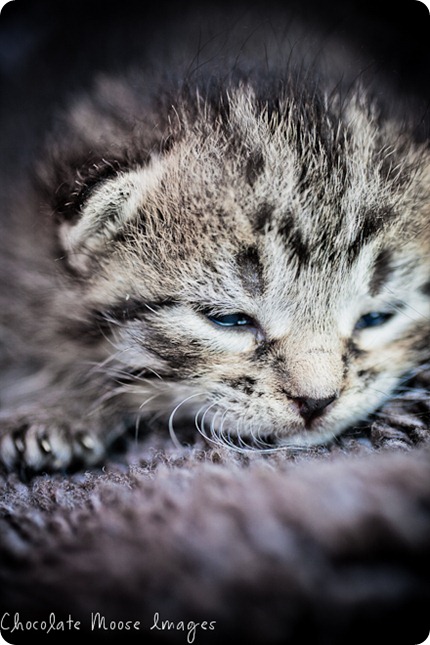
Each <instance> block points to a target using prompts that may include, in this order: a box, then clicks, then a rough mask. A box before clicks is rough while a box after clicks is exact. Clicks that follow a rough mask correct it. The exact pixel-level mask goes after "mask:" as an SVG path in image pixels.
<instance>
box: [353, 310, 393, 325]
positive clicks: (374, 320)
mask: <svg viewBox="0 0 430 645" xmlns="http://www.w3.org/2000/svg"><path fill="white" fill-rule="evenodd" d="M393 315H394V314H393V312H386V311H371V312H370V313H368V314H365V315H364V316H361V318H360V319H359V321H358V322H357V324H356V325H355V328H354V329H367V328H368V327H379V326H380V325H383V324H384V323H386V322H387V321H388V320H390V318H392V317H393Z"/></svg>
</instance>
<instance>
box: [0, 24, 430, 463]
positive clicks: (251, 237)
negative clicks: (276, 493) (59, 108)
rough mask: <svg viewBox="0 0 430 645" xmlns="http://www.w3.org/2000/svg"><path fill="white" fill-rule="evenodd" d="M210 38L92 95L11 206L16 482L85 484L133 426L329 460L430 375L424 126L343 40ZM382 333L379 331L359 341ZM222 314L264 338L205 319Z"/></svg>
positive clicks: (7, 308) (194, 37) (241, 28)
mask: <svg viewBox="0 0 430 645" xmlns="http://www.w3.org/2000/svg"><path fill="white" fill-rule="evenodd" d="M207 23H208V24H209V25H210V27H208V26H207V24H205V25H202V23H199V24H198V27H197V28H196V29H194V27H193V25H191V26H189V32H187V31H186V29H185V28H183V27H178V29H177V32H178V33H176V35H175V36H174V35H172V33H170V32H169V34H168V40H169V47H168V48H167V49H168V50H169V51H168V52H167V53H166V52H165V51H164V49H163V48H161V47H160V46H159V44H158V45H157V47H156V46H155V44H154V51H153V53H152V54H151V55H148V56H147V59H146V60H147V62H146V63H145V66H144V67H141V66H139V67H136V69H134V70H132V71H130V72H127V73H124V74H122V75H111V76H106V75H102V76H99V77H98V78H96V79H95V81H94V85H93V89H92V91H91V92H88V93H83V94H82V95H81V96H79V97H77V98H76V99H75V100H74V101H73V105H71V107H70V108H69V109H68V111H67V114H63V115H62V116H61V117H58V118H57V122H56V125H55V126H54V128H53V130H52V131H51V134H50V135H49V137H48V141H47V144H46V148H45V150H44V152H43V154H41V155H40V160H39V161H38V162H37V163H36V164H35V167H36V169H37V171H36V176H37V180H36V181H34V182H30V181H29V182H27V183H26V184H25V190H24V189H21V188H20V190H19V191H16V193H14V195H13V199H11V198H9V206H8V208H9V209H10V214H9V213H8V216H7V217H5V222H6V220H8V221H7V225H6V223H5V222H3V226H4V227H5V230H4V235H3V240H4V241H5V244H4V247H5V248H4V249H3V252H2V257H3V259H2V262H3V270H4V271H6V272H7V275H8V281H7V284H5V285H4V287H3V289H2V293H1V294H0V309H1V316H2V334H3V337H4V344H5V359H4V365H5V369H4V370H3V377H2V379H3V384H4V387H3V409H2V412H1V418H0V424H1V426H0V427H1V434H0V458H1V461H2V463H3V464H5V465H6V466H7V467H9V468H14V467H16V466H18V465H25V466H28V467H29V468H30V469H33V470H36V471H37V470H43V469H56V468H61V467H67V466H69V465H70V464H72V463H73V462H74V461H75V460H80V461H82V462H84V463H86V464H90V463H95V462H97V461H99V460H100V459H101V458H102V456H103V453H104V451H105V449H106V447H107V446H108V445H109V444H110V443H111V441H112V440H113V439H114V438H115V437H117V436H119V435H120V434H121V433H122V432H124V430H125V428H126V427H127V425H129V424H130V423H131V422H135V421H136V419H137V420H139V419H140V420H141V421H142V424H141V425H146V426H148V424H149V425H150V424H151V423H153V422H155V421H156V422H157V423H160V422H161V423H163V424H164V425H165V427H166V432H167V431H169V430H170V432H171V433H172V436H173V437H175V435H174V432H175V426H176V424H177V422H180V421H182V422H185V424H188V425H189V426H190V427H193V426H194V423H195V424H196V426H197V428H198V429H199V430H200V431H201V432H203V433H204V434H205V435H207V436H208V437H209V438H212V439H215V440H222V441H227V442H228V443H232V444H234V445H237V446H239V447H243V446H244V445H245V446H247V447H251V448H262V447H263V448H267V447H273V446H299V447H300V446H307V445H313V444H316V443H321V442H326V441H329V440H331V439H332V438H333V437H335V436H336V435H338V434H339V433H341V432H342V431H344V430H345V429H346V428H348V427H350V426H351V425H354V424H357V423H358V422H360V421H363V420H365V419H366V418H367V417H368V415H369V414H370V413H372V412H373V411H374V410H375V409H376V408H377V407H378V406H379V405H380V404H381V403H382V402H383V401H384V400H385V399H386V398H387V397H388V396H390V394H391V393H392V392H393V390H394V389H395V388H396V387H397V386H398V385H399V384H400V383H401V382H402V381H403V379H405V378H406V377H407V376H408V375H409V374H410V373H411V372H413V371H414V370H416V369H419V368H420V366H421V365H423V364H424V363H425V362H426V361H427V360H428V355H429V350H428V335H429V319H430V318H429V317H430V285H429V273H430V271H429V269H430V254H429V252H430V227H429V212H430V157H429V153H428V149H427V146H426V145H425V144H423V143H420V142H418V140H417V136H416V128H415V125H416V124H415V123H414V122H413V121H412V119H411V121H410V122H409V121H408V120H407V119H406V118H405V114H404V113H403V111H402V110H400V109H399V110H398V111H394V110H392V109H390V106H391V103H392V102H394V101H395V97H392V96H390V97H389V98H388V97H387V98H386V99H384V98H382V99H381V97H379V99H378V98H376V97H375V96H374V92H372V88H371V86H370V84H369V83H368V81H367V79H365V78H363V75H359V74H358V72H359V70H360V69H361V67H360V65H361V64H362V62H361V61H358V62H357V61H356V60H355V59H354V57H352V58H351V59H350V60H345V53H344V51H343V49H341V46H340V45H339V44H338V43H336V42H333V41H328V42H327V43H326V45H325V58H324V59H323V60H321V59H322V54H321V50H320V45H318V46H316V45H315V44H314V45H313V46H312V49H309V46H308V44H309V41H306V40H305V41H304V45H303V48H302V49H300V47H299V46H298V42H299V37H298V36H297V34H296V32H295V31H288V29H287V26H288V25H287V23H286V22H285V20H284V18H283V17H282V20H280V19H279V17H278V16H275V18H274V19H272V20H270V21H261V20H259V19H258V18H255V17H252V16H251V15H250V14H248V13H245V14H244V13H243V12H239V13H238V14H237V15H235V16H229V17H228V18H227V20H226V22H225V21H224V19H222V18H221V19H220V22H219V23H217V21H216V20H215V18H214V17H213V16H211V17H209V18H208V19H207ZM178 34H179V35H178ZM190 34H191V35H190ZM160 40H162V39H160ZM148 49H150V47H148ZM299 50H300V51H299ZM151 56H152V58H151ZM317 59H318V65H317V64H316V61H317ZM327 70H330V73H327ZM357 76H358V78H357ZM30 223H31V224H30ZM372 312H377V313H378V312H381V313H383V314H393V315H392V316H391V317H389V318H388V316H387V320H386V322H383V323H381V324H379V325H377V326H375V327H370V326H369V327H365V328H362V329H359V328H356V325H357V323H358V321H362V320H363V316H366V315H367V314H369V313H372ZM235 313H243V314H246V315H247V316H248V317H249V319H252V321H254V324H252V325H251V324H249V325H246V326H243V327H237V328H236V327H234V328H224V327H221V326H217V324H216V323H215V322H213V320H210V319H209V318H208V316H211V317H212V318H213V317H219V316H224V315H229V314H235ZM362 326H363V325H362ZM195 431H196V432H197V429H196V430H195Z"/></svg>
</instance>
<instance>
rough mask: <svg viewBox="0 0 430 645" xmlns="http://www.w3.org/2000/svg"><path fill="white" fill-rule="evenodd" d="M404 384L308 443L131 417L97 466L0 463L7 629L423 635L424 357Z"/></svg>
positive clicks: (94, 634)
mask: <svg viewBox="0 0 430 645" xmlns="http://www.w3.org/2000/svg"><path fill="white" fill-rule="evenodd" d="M410 385H411V387H408V388H405V390H404V392H403V394H402V395H400V396H399V397H398V398H395V399H393V400H392V401H390V403H389V404H387V405H386V407H385V408H384V409H383V410H382V411H381V412H380V413H378V415H377V416H376V417H375V419H374V421H373V422H372V423H371V424H370V425H369V426H367V427H366V428H363V429H361V430H356V431H355V432H354V431H351V432H350V433H349V434H347V435H345V436H344V437H343V438H342V439H341V440H338V442H337V443H336V444H335V445H332V446H331V447H326V448H320V449H318V450H314V451H312V452H309V451H308V452H300V453H295V454H293V453H290V452H288V451H280V452H274V453H271V454H258V453H251V452H250V453H248V454H238V453H235V452H233V451H230V450H229V451H227V450H224V449H220V448H217V447H216V446H209V445H204V444H203V443H201V442H200V440H198V439H196V441H195V443H191V444H190V443H188V444H187V445H184V447H183V448H178V447H173V446H172V443H171V441H170V440H169V439H168V437H166V436H165V434H164V433H163V432H162V431H161V430H160V432H159V433H158V434H157V433H155V434H151V435H150V436H147V437H145V433H144V430H141V431H140V439H139V441H136V440H135V439H134V438H133V437H130V438H129V439H128V440H127V442H126V445H125V446H124V447H123V450H122V451H121V450H119V451H118V452H117V453H115V454H113V455H112V457H111V458H110V460H108V462H107V463H106V464H105V466H104V467H102V468H100V469H94V470H91V471H87V472H79V473H75V474H72V475H59V474H58V475H44V476H38V477H35V478H34V479H31V480H30V481H27V482H25V481H22V479H20V478H19V477H18V475H16V474H13V475H8V476H6V475H4V476H2V478H1V504H0V518H1V519H0V589H1V591H0V594H1V605H0V606H1V607H2V610H1V615H0V620H1V624H0V631H1V633H2V635H3V637H4V638H5V639H6V640H7V641H9V642H11V643H28V642H30V641H31V639H32V638H34V636H36V635H38V634H39V636H41V637H43V639H42V640H43V642H45V641H50V642H58V639H59V636H60V635H61V636H62V637H64V633H67V634H69V635H72V636H75V637H76V635H78V636H79V634H84V633H89V634H90V635H91V642H117V641H118V640H120V639H124V640H125V642H140V643H148V642H161V643H162V642H166V643H170V642H172V643H176V642H177V643H187V642H195V643H212V642H213V643H218V642H222V641H226V639H228V638H230V639H233V640H232V641H231V642H243V643H267V644H269V643H291V644H296V643H302V642H303V643H304V642H312V643H327V644H333V645H334V644H337V643H339V644H340V643H348V644H349V643H359V642H360V643H363V642H366V643H381V642H384V643H385V642H387V643H388V642H390V643H399V644H402V645H413V644H415V643H420V642H422V641H423V640H424V639H425V637H426V636H427V633H428V630H429V628H430V614H429V610H428V607H429V606H430V605H429V602H430V442H429V434H430V433H429V420H430V401H429V390H428V388H429V385H430V372H423V373H422V374H421V375H420V376H419V377H417V378H416V379H415V381H414V382H413V383H411V384H410ZM36 630H38V631H36ZM381 630H382V632H381ZM381 633H382V634H383V636H382V637H381ZM381 638H382V640H381Z"/></svg>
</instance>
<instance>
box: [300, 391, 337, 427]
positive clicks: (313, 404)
mask: <svg viewBox="0 0 430 645" xmlns="http://www.w3.org/2000/svg"><path fill="white" fill-rule="evenodd" d="M336 398H337V396H336V395H335V394H334V395H332V396H328V397H326V398H324V399H311V398H306V397H300V396H298V397H294V401H295V402H296V403H297V405H298V408H299V412H300V414H301V416H302V417H303V419H304V420H305V421H306V422H307V423H308V422H309V421H312V419H315V418H316V417H319V416H320V415H321V414H322V411H323V410H324V408H326V407H327V406H328V405H330V403H332V402H333V401H334V400H335V399H336Z"/></svg>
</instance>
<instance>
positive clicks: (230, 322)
mask: <svg viewBox="0 0 430 645" xmlns="http://www.w3.org/2000/svg"><path fill="white" fill-rule="evenodd" d="M207 318H208V320H210V321H211V322H213V323H215V324H216V325H219V326H220V327H255V321H254V320H253V319H252V318H251V317H250V316H247V315H246V314H242V313H237V314H226V315H225V316H211V315H209V314H207Z"/></svg>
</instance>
